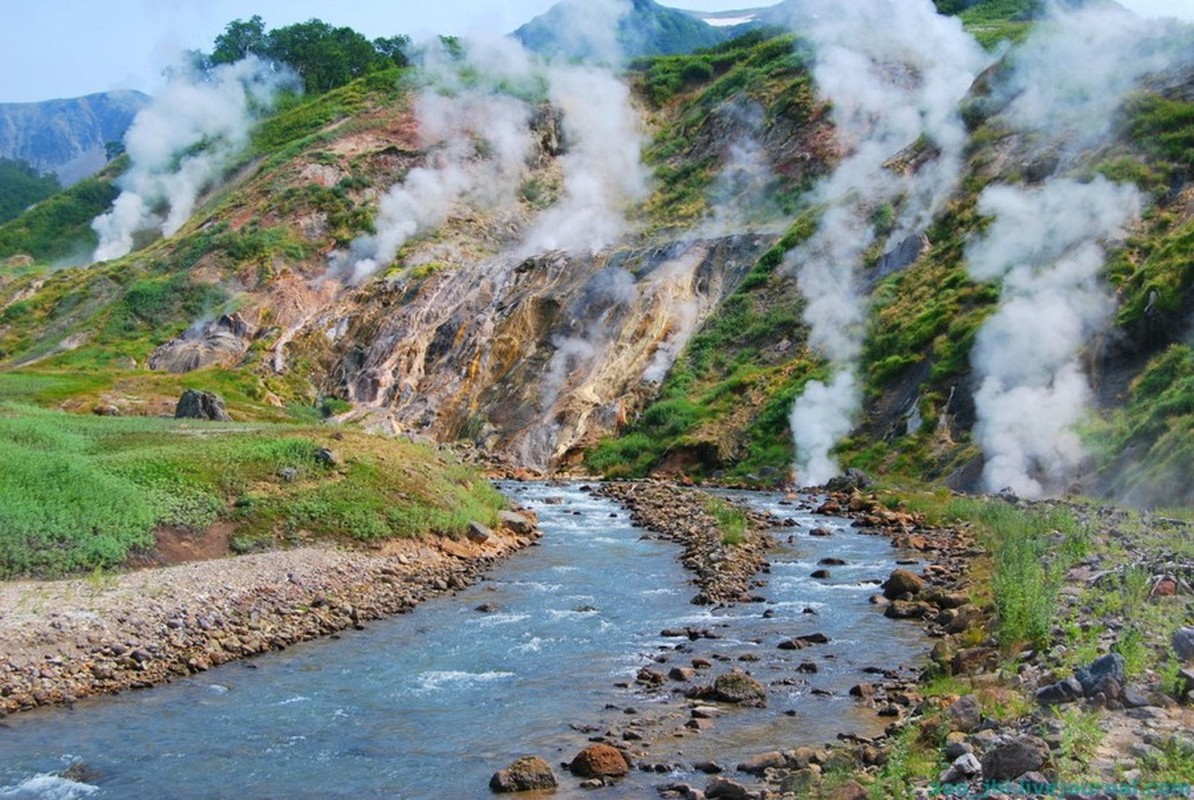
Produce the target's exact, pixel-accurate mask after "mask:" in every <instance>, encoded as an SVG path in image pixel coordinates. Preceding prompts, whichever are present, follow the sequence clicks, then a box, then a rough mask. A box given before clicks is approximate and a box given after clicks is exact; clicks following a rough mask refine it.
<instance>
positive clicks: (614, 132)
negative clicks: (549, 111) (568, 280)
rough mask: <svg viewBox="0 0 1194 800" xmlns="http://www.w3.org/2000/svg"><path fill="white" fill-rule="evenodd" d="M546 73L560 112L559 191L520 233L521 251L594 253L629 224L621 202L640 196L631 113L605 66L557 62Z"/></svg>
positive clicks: (643, 182) (638, 141)
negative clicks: (561, 182) (523, 233)
mask: <svg viewBox="0 0 1194 800" xmlns="http://www.w3.org/2000/svg"><path fill="white" fill-rule="evenodd" d="M549 80H550V95H551V102H552V104H553V105H555V106H556V107H558V108H560V109H561V110H563V112H564V138H565V141H566V143H567V152H566V153H565V154H564V155H563V157H562V158H561V165H562V167H563V170H564V192H563V197H562V198H561V199H560V200H559V202H558V203H556V204H555V205H554V206H552V207H551V208H549V209H547V210H546V211H545V212H543V214H542V216H541V217H540V218H539V220H538V221H537V222H536V223H535V225H534V226H533V227H532V229H531V230H530V232H529V233H528V234H527V237H526V240H525V241H524V243H523V246H522V254H523V255H526V256H530V255H536V254H539V253H544V252H547V251H549V250H563V251H565V252H568V253H576V254H579V253H585V252H588V253H596V252H598V251H599V250H601V249H602V248H603V247H606V246H608V245H610V244H612V243H613V242H615V241H617V240H618V239H619V238H620V237H621V236H623V235H624V234H625V233H626V232H627V231H628V230H629V227H630V226H629V223H628V222H627V219H626V209H627V207H628V206H630V205H631V204H633V203H636V202H639V201H641V200H643V199H644V198H645V197H646V195H647V188H648V187H647V171H646V168H645V167H644V166H643V164H642V159H641V154H642V138H643V136H642V133H641V131H640V130H639V116H638V113H637V112H636V111H635V109H634V107H633V106H632V105H631V103H630V90H629V89H628V88H627V87H626V84H624V83H623V82H622V81H621V80H619V79H618V78H617V77H615V76H614V75H613V74H612V73H610V72H607V71H604V70H599V69H595V68H589V67H557V68H555V69H553V70H552V71H551V74H550V76H549Z"/></svg>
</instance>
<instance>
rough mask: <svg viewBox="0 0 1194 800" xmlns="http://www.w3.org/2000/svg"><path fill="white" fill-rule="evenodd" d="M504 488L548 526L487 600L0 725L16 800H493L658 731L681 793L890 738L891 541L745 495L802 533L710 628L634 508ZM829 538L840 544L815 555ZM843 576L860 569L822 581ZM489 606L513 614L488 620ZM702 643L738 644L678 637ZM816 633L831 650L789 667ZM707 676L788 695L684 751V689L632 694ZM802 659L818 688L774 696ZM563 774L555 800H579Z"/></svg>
mask: <svg viewBox="0 0 1194 800" xmlns="http://www.w3.org/2000/svg"><path fill="white" fill-rule="evenodd" d="M503 489H505V490H506V491H507V492H508V493H509V494H510V495H511V496H512V497H513V498H514V499H515V500H516V501H517V502H518V503H521V504H523V505H525V506H528V507H531V508H534V509H535V510H536V511H537V512H538V513H539V517H540V528H541V530H542V531H543V534H544V536H543V538H542V539H541V541H540V544H539V545H537V546H535V547H532V548H529V549H527V550H525V551H523V552H522V553H519V554H517V555H515V556H513V557H512V558H510V559H508V560H507V561H506V562H504V563H503V564H501V565H500V566H498V567H497V568H496V569H495V570H494V571H493V572H492V573H491V574H490V575H489V576H488V579H487V580H485V581H482V582H480V583H478V584H477V585H475V586H473V587H471V588H469V589H467V590H465V591H462V592H459V593H457V595H456V596H455V597H445V598H440V599H437V600H434V601H430V602H427V603H425V604H423V605H421V606H419V607H418V608H416V609H415V610H414V611H413V612H411V613H410V614H406V615H402V616H398V617H395V618H392V619H390V620H386V621H383V622H378V623H374V624H371V625H370V626H368V628H367V629H365V630H363V631H348V632H345V633H344V634H342V635H341V636H340V637H338V638H329V639H323V640H319V641H314V642H309V643H306V644H302V645H297V646H294V647H291V648H289V649H287V650H285V651H283V652H278V653H272V654H268V655H265V656H261V657H259V658H256V659H253V660H252V661H247V662H241V663H234V664H229V665H226V666H224V667H221V668H218V669H214V670H211V671H209V672H206V673H203V674H201V675H196V676H194V677H192V678H189V679H186V680H180V681H178V682H176V683H173V684H170V685H167V686H162V687H158V688H155V689H153V690H150V691H140V692H131V693H126V694H123V695H120V696H117V697H111V698H100V699H97V700H92V701H87V702H84V703H80V704H78V705H77V706H76V707H75V708H73V709H70V710H53V711H47V712H36V713H30V714H24V715H18V716H15V717H12V718H10V719H8V720H6V721H5V722H4V723H3V724H0V798H57V799H60V800H66V799H67V798H76V797H95V798H126V797H175V798H190V797H195V798H223V797H227V798H239V799H244V798H274V797H277V798H300V797H312V798H314V797H319V798H335V797H344V798H359V797H386V798H447V797H452V798H470V797H476V798H484V797H488V796H490V795H489V792H488V789H487V783H488V780H489V776H490V775H491V774H492V773H493V772H494V770H496V769H498V768H500V767H504V766H506V765H507V764H509V763H510V762H511V761H512V760H513V759H515V758H517V757H518V756H520V755H525V754H538V755H540V756H542V757H544V758H545V759H547V760H548V761H549V762H552V763H553V764H558V763H559V762H561V761H567V760H570V759H571V757H572V756H573V755H574V754H575V753H576V752H577V751H578V750H579V749H580V748H581V747H583V746H584V745H585V744H586V743H587V738H588V736H590V735H593V732H592V731H591V730H589V732H588V733H585V732H584V731H585V730H587V726H594V725H595V726H597V731H598V732H604V731H605V730H607V729H612V730H614V731H615V732H617V731H620V730H622V729H623V728H624V727H625V725H626V724H627V723H629V722H630V721H631V720H634V719H640V718H659V721H658V722H656V723H655V726H656V727H655V728H654V730H658V731H664V732H666V735H662V736H661V737H660V738H656V740H655V741H654V742H653V743H652V744H651V745H650V747H649V749H648V750H647V752H649V753H650V756H649V757H648V758H649V760H651V761H658V762H660V763H667V764H676V765H677V766H678V769H677V772H676V773H675V777H682V776H685V775H686V773H684V772H683V770H684V769H685V768H686V765H688V764H691V763H693V762H694V761H698V760H702V759H705V758H712V759H715V760H717V761H719V762H721V763H723V764H724V765H726V766H728V767H730V768H732V767H733V765H734V764H735V763H737V761H739V760H741V759H742V758H744V757H747V756H750V755H754V754H756V753H758V752H760V751H761V750H764V749H774V748H776V747H781V748H786V747H793V746H796V745H799V744H820V743H823V742H826V741H828V740H831V739H832V738H833V736H834V734H835V733H837V732H839V731H858V732H861V733H873V732H875V731H877V730H878V729H879V728H880V727H881V726H880V725H879V724H878V720H877V719H876V718H875V715H874V712H873V711H868V710H866V709H862V708H859V707H857V706H856V704H855V703H854V701H853V700H852V699H851V698H849V697H848V696H847V691H848V689H849V687H850V686H851V685H853V684H855V683H858V682H859V681H861V680H864V679H865V677H866V676H865V675H864V673H863V669H864V668H865V667H868V666H873V665H875V666H880V667H884V668H891V667H894V666H895V665H897V664H900V663H901V662H908V661H909V660H911V659H913V658H914V654H915V653H917V652H919V651H920V650H922V649H923V640H922V638H921V634H920V632H919V630H918V628H917V627H916V626H915V625H912V624H909V623H903V622H893V621H891V620H887V619H885V618H883V616H882V614H881V613H880V612H879V611H878V610H876V608H875V607H874V606H872V605H870V604H869V603H868V602H867V598H868V597H869V596H870V595H871V594H873V593H874V592H875V591H876V588H875V585H874V583H873V581H875V580H878V579H881V578H883V577H885V576H886V575H887V573H888V572H889V571H890V570H891V569H892V566H893V563H894V561H895V560H896V558H897V557H898V556H899V555H900V554H898V553H896V552H895V551H893V550H892V548H891V547H890V545H889V543H888V540H887V539H886V538H883V537H875V536H866V535H862V534H859V533H857V532H854V531H851V530H850V529H849V528H848V527H847V523H846V522H845V521H842V520H834V519H831V518H818V517H814V516H813V515H812V514H811V513H809V512H807V511H800V510H798V509H797V507H795V506H792V505H791V504H789V503H787V502H786V501H784V499H783V498H782V497H781V496H779V495H766V494H753V493H749V494H740V495H738V498H739V499H741V500H743V501H745V502H749V503H751V504H752V505H754V506H756V507H758V508H764V509H767V510H770V511H773V512H775V513H777V514H778V515H779V516H780V517H791V518H794V519H796V520H797V521H798V522H799V523H800V526H799V527H796V528H791V529H784V530H781V531H779V532H778V533H777V538H779V539H780V540H781V541H783V542H785V543H784V544H783V545H782V546H781V547H780V549H779V550H778V551H777V552H775V553H774V554H773V559H772V568H771V573H770V575H768V576H765V577H766V578H767V585H766V586H764V587H762V588H761V589H760V590H759V591H760V593H761V594H763V595H764V596H765V597H766V598H767V599H768V602H767V603H754V604H744V605H739V606H736V607H732V608H727V609H709V608H704V607H698V606H693V605H691V604H690V603H689V599H690V598H691V597H692V595H694V594H695V593H696V589H695V587H693V586H692V585H691V583H690V577H691V576H689V575H688V574H686V573H685V572H684V571H683V570H682V568H681V567H680V565H679V563H678V560H677V556H678V547H677V546H676V545H673V544H669V543H665V542H659V541H653V540H650V539H645V538H643V534H642V531H640V530H638V529H636V528H635V527H633V526H632V525H631V524H630V522H629V519H628V516H627V514H626V513H625V512H624V511H623V510H622V509H621V508H620V507H618V506H617V505H615V504H613V503H611V502H609V501H606V500H603V499H600V498H597V497H594V496H592V495H591V494H589V493H587V492H584V491H581V490H580V489H579V488H578V487H576V486H560V485H547V484H510V485H506V486H503ZM813 527H825V528H829V529H831V530H833V532H834V535H833V536H831V537H829V538H818V537H812V536H810V535H809V530H810V529H811V528H813ZM789 538H790V541H788V540H789ZM827 556H832V557H834V558H838V559H841V560H843V561H845V562H846V564H845V565H843V566H833V567H829V569H830V573H831V574H830V578H829V579H812V578H810V577H809V574H810V573H811V572H812V571H814V570H816V569H818V568H819V567H818V562H819V560H820V559H821V558H824V557H827ZM484 603H488V604H492V606H494V607H495V608H496V610H494V611H491V612H489V613H483V612H480V611H478V610H476V607H477V606H479V605H481V604H484ZM767 609H770V610H771V613H770V614H769V615H768V616H767V617H764V611H765V610H767ZM812 612H815V613H812ZM684 626H693V627H698V628H708V629H710V630H711V631H713V632H714V633H715V634H717V635H718V636H719V638H716V639H699V640H697V641H695V642H689V641H688V640H687V639H684V640H677V639H674V638H663V637H661V635H660V632H661V630H662V629H664V628H675V627H684ZM814 631H820V632H824V633H825V634H827V635H828V636H829V637H830V639H831V641H830V643H829V644H825V645H820V646H816V647H812V648H808V649H805V650H801V651H780V650H777V649H776V645H777V644H778V643H779V642H780V641H782V640H783V639H785V638H788V637H791V636H794V635H800V634H806V633H812V632H814ZM677 648H679V649H677ZM694 656H701V657H704V658H708V659H710V660H712V661H713V662H714V664H715V667H714V669H713V670H709V671H707V672H708V673H709V674H708V675H705V676H702V678H701V679H703V680H705V681H708V680H711V676H712V675H713V674H717V673H719V672H722V671H726V670H728V669H729V668H731V666H740V667H743V668H746V669H749V670H750V671H751V672H752V674H754V675H755V676H756V677H758V678H759V679H760V680H762V681H763V682H764V683H770V684H773V685H771V686H770V698H769V703H768V707H767V709H764V710H756V709H749V710H747V709H742V710H737V709H735V710H731V711H730V712H729V713H728V714H727V715H726V716H724V717H722V718H720V719H718V720H717V721H716V722H715V725H714V728H713V729H712V730H709V731H704V732H702V733H699V734H693V733H691V732H689V733H688V734H680V733H679V732H681V731H684V729H683V728H682V727H681V725H682V723H683V721H684V720H685V719H686V717H685V711H686V701H685V700H684V698H683V697H682V696H681V695H680V694H678V693H677V692H675V691H674V690H675V689H677V687H679V686H680V684H677V683H674V682H669V685H665V686H663V687H660V688H656V689H645V688H643V687H638V686H635V685H633V681H634V678H635V675H636V674H637V672H638V670H639V669H640V668H641V667H643V666H644V665H653V666H656V667H657V668H659V669H662V670H663V671H665V672H666V671H667V669H668V668H669V667H670V666H675V665H681V666H686V665H688V664H689V662H690V661H691V659H692V658H693V657H694ZM743 656H745V657H746V658H747V659H754V658H755V657H756V656H757V657H758V659H759V660H757V661H756V660H746V661H742V660H740V659H741V658H742V657H743ZM657 659H665V660H666V661H665V663H658V664H657V663H655V662H656V660H657ZM804 661H813V662H815V663H816V664H817V666H818V671H817V672H816V673H815V674H803V675H800V678H801V680H799V681H789V682H788V683H787V684H786V685H781V684H778V683H777V682H778V681H780V680H782V679H791V678H793V677H794V676H795V674H796V673H795V669H794V667H795V665H797V664H799V663H801V662H804ZM627 683H631V684H632V685H630V686H626V684H627ZM618 684H622V685H621V686H619V685H618ZM814 690H818V692H828V693H830V695H829V696H824V695H823V694H814ZM628 711H629V712H630V713H627V712H628ZM785 712H787V713H785ZM71 765H75V768H74V769H73V770H72V771H71V772H70V773H69V774H70V776H71V778H70V779H68V778H66V777H61V773H62V772H63V771H64V770H66V769H67V768H68V767H71ZM556 772H557V775H558V776H559V777H560V778H561V779H562V780H561V784H562V785H561V789H560V791H559V792H558V793H557V794H556V795H555V796H557V797H562V798H569V797H579V796H582V794H583V793H582V792H580V790H578V789H576V788H575V785H576V780H575V779H572V778H571V777H570V776H568V775H567V773H566V771H565V770H562V769H560V768H558V767H557V769H556ZM666 779H668V778H667V776H660V775H654V774H651V775H648V774H644V773H635V774H632V775H631V776H630V777H629V778H628V779H627V780H626V781H624V782H623V783H622V784H620V785H619V786H618V787H616V788H613V789H606V790H603V792H602V793H601V796H602V797H606V798H611V797H645V796H654V790H653V789H652V788H651V787H652V786H653V785H654V784H656V783H658V782H660V781H662V780H666Z"/></svg>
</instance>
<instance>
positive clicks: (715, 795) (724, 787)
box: [705, 778, 751, 800]
mask: <svg viewBox="0 0 1194 800" xmlns="http://www.w3.org/2000/svg"><path fill="white" fill-rule="evenodd" d="M750 796H751V795H750V792H749V791H748V790H747V788H746V787H745V786H743V785H742V784H740V783H738V782H736V781H731V780H727V779H726V778H714V779H713V780H712V781H710V782H709V785H708V786H706V787H705V797H708V798H709V800H750Z"/></svg>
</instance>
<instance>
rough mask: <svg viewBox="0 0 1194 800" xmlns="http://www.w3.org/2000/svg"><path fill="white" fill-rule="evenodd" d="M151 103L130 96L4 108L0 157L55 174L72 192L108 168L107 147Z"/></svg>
mask: <svg viewBox="0 0 1194 800" xmlns="http://www.w3.org/2000/svg"><path fill="white" fill-rule="evenodd" d="M148 102H149V97H148V95H145V94H142V93H141V92H134V91H129V92H102V93H99V94H89V95H87V96H85V97H76V98H72V99H69V100H47V101H45V102H42V103H0V156H2V157H4V158H10V159H13V160H20V161H25V162H27V163H29V164H32V165H33V166H34V167H36V168H37V169H38V170H39V171H41V172H53V173H55V174H56V175H57V176H58V179H59V181H60V182H61V183H62V184H63V185H64V186H69V185H70V184H72V183H75V182H77V181H80V180H82V179H83V178H86V177H87V176H89V175H92V174H94V173H95V172H98V171H99V169H100V168H101V167H103V166H104V164H106V163H107V155H106V153H105V149H104V145H105V144H107V143H108V142H119V141H120V140H121V139H123V138H124V132H125V131H126V130H128V127H129V125H131V124H132V122H133V117H135V116H136V115H137V112H138V111H139V110H141V108H142V107H144V106H145V105H146V104H147V103H148Z"/></svg>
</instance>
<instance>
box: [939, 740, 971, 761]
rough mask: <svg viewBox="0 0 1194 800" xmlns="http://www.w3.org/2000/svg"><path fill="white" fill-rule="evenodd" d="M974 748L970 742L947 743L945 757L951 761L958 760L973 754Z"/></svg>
mask: <svg viewBox="0 0 1194 800" xmlns="http://www.w3.org/2000/svg"><path fill="white" fill-rule="evenodd" d="M973 752H974V747H973V746H972V745H970V744H969V743H968V742H965V741H960V742H956V741H955V742H947V743H946V745H945V757H946V758H948V759H950V760H951V761H954V760H957V759H958V758H961V757H962V756H964V755H966V754H967V753H973Z"/></svg>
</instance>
